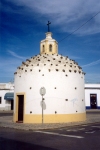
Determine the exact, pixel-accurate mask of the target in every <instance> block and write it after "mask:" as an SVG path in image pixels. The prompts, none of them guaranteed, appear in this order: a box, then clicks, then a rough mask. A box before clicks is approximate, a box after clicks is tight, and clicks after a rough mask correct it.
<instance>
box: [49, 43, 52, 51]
mask: <svg viewBox="0 0 100 150" xmlns="http://www.w3.org/2000/svg"><path fill="white" fill-rule="evenodd" d="M49 51H50V52H52V45H51V44H50V45H49Z"/></svg>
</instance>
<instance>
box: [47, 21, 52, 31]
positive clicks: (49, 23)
mask: <svg viewBox="0 0 100 150" xmlns="http://www.w3.org/2000/svg"><path fill="white" fill-rule="evenodd" d="M50 24H51V22H49V21H48V24H47V26H48V32H50V28H49V25H50Z"/></svg>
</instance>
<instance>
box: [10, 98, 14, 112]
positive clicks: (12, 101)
mask: <svg viewBox="0 0 100 150" xmlns="http://www.w3.org/2000/svg"><path fill="white" fill-rule="evenodd" d="M13 103H14V100H11V110H13V105H14V104H13Z"/></svg>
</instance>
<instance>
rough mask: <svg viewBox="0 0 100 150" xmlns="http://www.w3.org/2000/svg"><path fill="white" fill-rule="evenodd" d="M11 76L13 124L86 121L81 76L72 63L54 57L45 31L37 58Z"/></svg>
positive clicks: (54, 49) (54, 47)
mask: <svg viewBox="0 0 100 150" xmlns="http://www.w3.org/2000/svg"><path fill="white" fill-rule="evenodd" d="M14 74H15V83H14V84H15V92H14V116H13V121H14V122H23V123H64V122H75V121H85V120H86V112H85V92H84V72H83V71H82V68H81V67H80V66H79V65H78V63H76V62H75V61H74V60H71V59H70V58H68V56H62V55H60V54H59V53H58V42H57V41H56V40H55V39H53V38H52V33H51V32H50V31H49V30H48V32H47V33H46V38H45V39H44V40H42V41H41V42H40V54H38V55H36V56H34V57H31V58H30V59H27V60H26V61H25V62H22V64H21V66H20V67H18V68H17V71H16V72H15V73H14ZM42 87H43V88H45V95H43V96H41V94H40V89H41V88H42Z"/></svg>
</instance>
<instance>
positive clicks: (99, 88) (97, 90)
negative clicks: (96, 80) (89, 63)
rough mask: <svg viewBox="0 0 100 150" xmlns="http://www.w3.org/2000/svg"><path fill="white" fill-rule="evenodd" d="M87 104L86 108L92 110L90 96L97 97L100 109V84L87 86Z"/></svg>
mask: <svg viewBox="0 0 100 150" xmlns="http://www.w3.org/2000/svg"><path fill="white" fill-rule="evenodd" d="M85 88H87V89H85V103H86V108H90V109H91V107H90V106H91V105H90V94H96V95H97V108H98V109H100V84H85Z"/></svg>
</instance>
